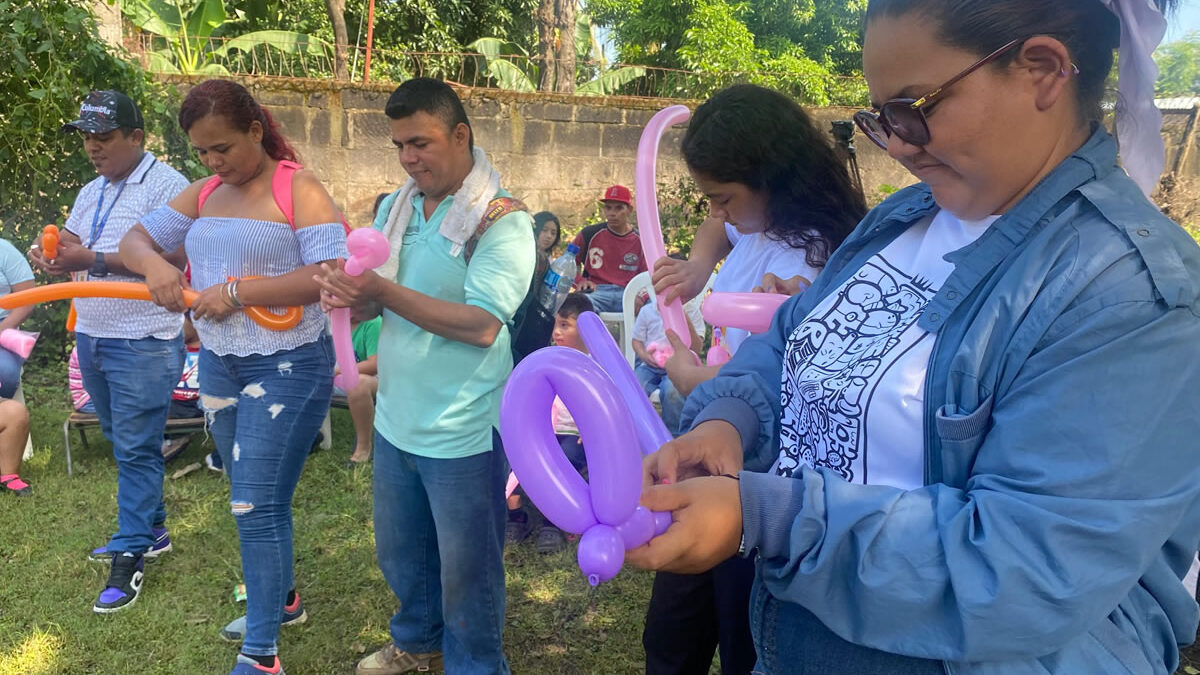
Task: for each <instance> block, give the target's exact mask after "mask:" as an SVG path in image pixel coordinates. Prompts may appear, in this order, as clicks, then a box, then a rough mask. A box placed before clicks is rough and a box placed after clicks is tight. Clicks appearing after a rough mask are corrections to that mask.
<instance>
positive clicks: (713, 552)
mask: <svg viewBox="0 0 1200 675" xmlns="http://www.w3.org/2000/svg"><path fill="white" fill-rule="evenodd" d="M721 424H724V423H723V422H722V423H721ZM680 440H682V439H680ZM664 447H665V446H664ZM660 452H661V451H660ZM642 505H643V506H645V507H646V508H648V509H650V510H651V511H670V512H671V519H672V521H673V522H672V523H671V527H669V528H667V531H666V532H664V533H663V534H662V535H660V536H658V537H655V538H653V539H651V540H650V542H649V543H647V544H646V545H645V546H642V547H640V548H636V549H634V550H632V551H628V552H626V554H625V559H626V560H627V561H628V562H629V563H631V564H633V565H634V566H636V567H641V568H643V569H651V570H664V571H667V572H675V573H678V574H699V573H701V572H707V571H708V570H710V569H712V568H714V567H716V566H717V565H718V564H720V563H721V562H722V561H724V560H728V559H729V558H730V557H732V556H733V555H734V554H735V553H737V550H738V544H739V543H740V542H741V537H742V497H741V490H740V483H739V482H738V481H736V480H734V479H731V478H727V477H725V476H717V477H707V478H693V479H691V480H686V481H684V482H682V483H679V484H678V485H656V486H653V487H651V488H649V489H647V490H646V491H645V492H644V493H642Z"/></svg>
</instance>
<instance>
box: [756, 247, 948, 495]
mask: <svg viewBox="0 0 1200 675" xmlns="http://www.w3.org/2000/svg"><path fill="white" fill-rule="evenodd" d="M934 294H935V290H934V289H933V288H932V287H931V284H930V283H929V282H928V281H926V280H924V279H922V278H921V277H919V276H909V275H907V274H906V273H904V272H902V271H900V270H898V269H896V268H895V267H893V266H892V265H891V263H889V262H888V261H887V260H886V259H884V258H883V257H882V256H875V257H874V258H872V259H871V260H870V261H868V262H867V264H866V265H864V266H863V268H862V269H861V270H859V271H858V273H857V274H856V275H854V277H853V278H851V279H850V280H849V281H847V282H846V284H845V285H844V286H843V287H842V289H841V290H840V291H839V292H838V293H837V296H836V299H835V300H834V302H833V304H832V306H830V307H829V309H828V311H825V312H821V313H820V314H812V315H809V317H808V318H807V319H805V320H804V322H803V323H801V324H800V325H799V326H797V327H796V330H795V331H793V332H792V335H791V337H790V338H789V339H788V344H787V349H786V352H785V355H784V369H783V387H782V398H781V404H782V408H783V416H782V418H781V420H780V432H779V433H780V454H779V463H778V465H777V467H776V473H777V474H779V475H782V476H791V475H792V472H793V471H795V470H797V469H798V468H799V466H800V462H802V461H803V462H804V463H805V464H808V465H809V466H810V467H812V468H814V469H816V468H820V467H828V468H829V469H832V470H833V471H836V472H837V473H838V474H840V475H841V476H842V478H844V479H846V480H847V481H849V482H862V483H865V482H866V480H867V475H866V467H867V458H866V448H867V430H866V411H867V409H868V408H869V407H870V403H871V397H872V395H873V394H874V391H875V388H876V387H877V386H878V384H879V380H880V379H881V377H882V376H883V374H884V373H885V372H886V371H887V370H888V369H889V368H890V367H891V366H892V364H894V363H895V362H896V360H897V359H899V358H900V357H901V356H902V355H903V354H904V352H906V351H907V350H908V349H911V348H912V347H913V346H914V345H915V344H916V343H917V342H919V340H916V341H912V340H910V341H909V342H911V343H912V344H902V343H901V337H902V336H903V335H904V331H905V330H907V329H908V328H909V326H911V325H912V324H914V323H916V321H917V319H918V318H920V316H921V312H922V310H924V309H925V305H926V304H928V303H929V300H930V299H931V298H933V296H934ZM856 473H858V474H861V475H858V476H857V480H856Z"/></svg>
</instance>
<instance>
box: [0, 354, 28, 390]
mask: <svg viewBox="0 0 1200 675" xmlns="http://www.w3.org/2000/svg"><path fill="white" fill-rule="evenodd" d="M24 365H25V359H23V358H21V357H20V356H17V355H16V353H14V352H11V351H9V350H7V349H5V348H4V347H0V398H12V397H13V396H14V395H15V394H16V393H17V387H19V386H21V366H24Z"/></svg>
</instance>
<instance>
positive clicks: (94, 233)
mask: <svg viewBox="0 0 1200 675" xmlns="http://www.w3.org/2000/svg"><path fill="white" fill-rule="evenodd" d="M128 183H129V179H128V178H126V179H125V180H123V181H121V187H120V188H117V196H115V197H113V200H112V203H111V204H109V205H108V210H107V211H105V212H104V215H103V216H101V215H100V211H101V210H103V209H104V191H105V190H106V189H108V179H107V178H105V179H104V183H103V184H102V185H101V186H100V201H99V202H98V203H97V204H96V211H95V212H94V213H93V214H92V229H91V239H90V240H89V241H88V244H87V247H88V248H91V247H93V246H95V245H96V240H98V239H99V238H100V235H101V234H102V233H103V232H104V226H105V225H107V224H108V216H109V214H111V213H112V210H113V207H114V206H116V205H117V200H118V199H120V198H121V193H122V192H124V191H125V186H126V185H127V184H128Z"/></svg>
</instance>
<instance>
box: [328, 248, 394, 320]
mask: <svg viewBox="0 0 1200 675" xmlns="http://www.w3.org/2000/svg"><path fill="white" fill-rule="evenodd" d="M345 268H346V262H345V261H344V260H341V259H338V261H337V263H336V264H334V263H331V262H323V263H321V271H320V272H319V273H318V274H314V275H313V280H314V281H316V282H317V285H318V286H320V287H321V309H323V310H325V311H326V312H328V311H330V310H331V309H338V308H341V307H354V306H356V305H363V304H366V303H368V302H370V301H372V300H375V299H377V298H378V297H379V294H380V292H381V291H382V287H383V278H382V277H380V276H379V275H378V274H375V273H374V272H372V271H371V270H366V271H364V272H363V273H362V274H360V275H359V276H357V277H354V276H350V275H349V274H346V269H345Z"/></svg>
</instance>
